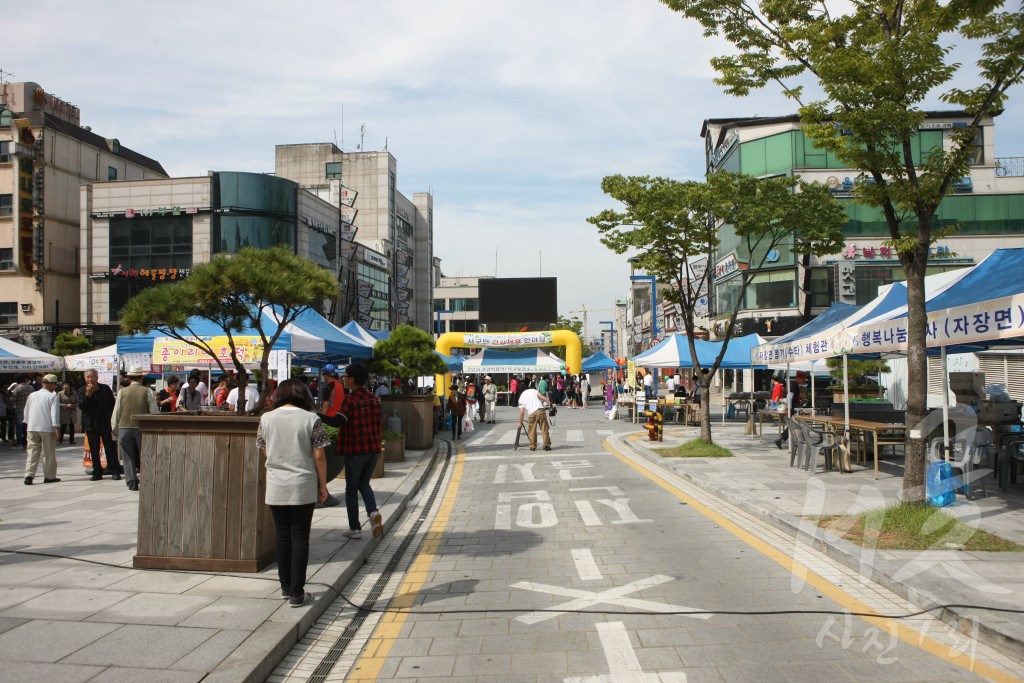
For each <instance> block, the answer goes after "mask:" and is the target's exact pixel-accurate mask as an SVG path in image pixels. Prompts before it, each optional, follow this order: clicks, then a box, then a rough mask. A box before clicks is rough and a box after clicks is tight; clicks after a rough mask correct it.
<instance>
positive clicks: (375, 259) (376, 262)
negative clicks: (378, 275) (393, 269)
mask: <svg viewBox="0 0 1024 683" xmlns="http://www.w3.org/2000/svg"><path fill="white" fill-rule="evenodd" d="M363 262H364V263H368V264H370V265H371V266H377V267H378V268H382V269H383V270H387V269H388V260H387V259H386V258H384V257H383V256H381V255H380V254H378V253H376V252H373V251H370V250H369V249H364V250H363Z"/></svg>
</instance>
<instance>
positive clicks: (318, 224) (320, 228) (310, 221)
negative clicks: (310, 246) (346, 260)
mask: <svg viewBox="0 0 1024 683" xmlns="http://www.w3.org/2000/svg"><path fill="white" fill-rule="evenodd" d="M302 220H303V221H305V223H306V225H308V226H309V227H310V228H312V229H313V230H316V231H317V232H319V233H320V234H322V235H331V236H334V234H335V230H334V228H331V227H330V226H328V225H327V224H326V223H324V222H323V221H318V220H317V219H315V218H310V217H309V216H302Z"/></svg>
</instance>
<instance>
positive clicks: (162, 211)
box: [124, 206, 199, 218]
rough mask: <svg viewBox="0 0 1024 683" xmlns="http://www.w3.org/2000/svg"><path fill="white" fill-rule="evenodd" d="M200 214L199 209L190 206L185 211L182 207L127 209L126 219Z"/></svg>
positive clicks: (125, 211) (125, 212)
mask: <svg viewBox="0 0 1024 683" xmlns="http://www.w3.org/2000/svg"><path fill="white" fill-rule="evenodd" d="M194 213H199V209H198V207H195V206H189V207H185V208H184V209H183V208H181V207H180V206H171V207H167V206H161V207H160V208H158V209H125V210H124V217H125V218H137V217H141V218H149V217H150V216H181V215H182V214H185V215H190V214H194Z"/></svg>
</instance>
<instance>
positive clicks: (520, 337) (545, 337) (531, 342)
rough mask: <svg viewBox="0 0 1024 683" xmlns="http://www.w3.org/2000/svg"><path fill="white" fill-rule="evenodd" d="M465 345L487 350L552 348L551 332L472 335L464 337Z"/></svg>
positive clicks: (468, 334)
mask: <svg viewBox="0 0 1024 683" xmlns="http://www.w3.org/2000/svg"><path fill="white" fill-rule="evenodd" d="M464 339H465V341H464V345H465V346H473V347H480V348H486V349H500V348H508V347H514V346H551V345H552V344H553V341H552V340H553V337H552V334H551V333H550V332H517V333H514V334H470V333H468V332H467V333H466V334H465V335H464Z"/></svg>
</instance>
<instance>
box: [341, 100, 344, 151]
mask: <svg viewBox="0 0 1024 683" xmlns="http://www.w3.org/2000/svg"><path fill="white" fill-rule="evenodd" d="M341 151H342V152H344V151H345V105H344V104H343V105H341Z"/></svg>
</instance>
